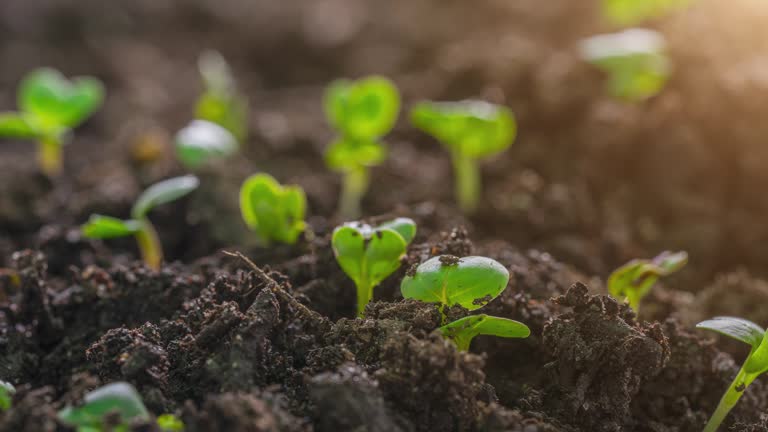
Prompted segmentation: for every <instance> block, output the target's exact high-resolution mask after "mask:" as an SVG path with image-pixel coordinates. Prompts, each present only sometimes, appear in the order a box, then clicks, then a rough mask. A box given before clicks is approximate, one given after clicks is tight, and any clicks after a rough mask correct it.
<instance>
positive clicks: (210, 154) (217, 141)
mask: <svg viewBox="0 0 768 432" xmlns="http://www.w3.org/2000/svg"><path fill="white" fill-rule="evenodd" d="M237 148H238V144H237V140H236V139H235V137H234V136H233V135H232V134H231V133H230V132H229V131H228V130H227V129H225V128H223V127H221V126H219V125H218V124H216V123H212V122H210V121H206V120H194V121H192V122H191V123H190V124H189V125H188V126H187V127H185V128H184V129H182V130H180V131H179V132H178V133H177V134H176V155H177V156H178V158H179V160H180V161H181V162H182V163H183V164H184V166H186V167H187V168H189V169H195V168H199V167H200V166H202V165H204V164H206V163H209V162H212V161H214V160H219V159H224V158H226V157H228V156H231V155H233V154H235V153H236V152H237Z"/></svg>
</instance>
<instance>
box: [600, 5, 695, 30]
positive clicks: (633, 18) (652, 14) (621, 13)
mask: <svg viewBox="0 0 768 432" xmlns="http://www.w3.org/2000/svg"><path fill="white" fill-rule="evenodd" d="M691 3H693V0H640V1H638V0H603V2H602V8H603V15H604V16H605V17H606V18H607V19H608V20H609V21H610V22H611V23H613V24H615V25H618V26H622V27H626V26H629V25H635V24H637V23H639V22H641V21H645V20H647V19H652V18H658V17H661V16H664V15H666V14H668V13H671V12H673V11H675V10H679V9H683V8H684V7H686V6H688V5H689V4H691Z"/></svg>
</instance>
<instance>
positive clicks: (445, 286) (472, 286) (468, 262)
mask: <svg viewBox="0 0 768 432" xmlns="http://www.w3.org/2000/svg"><path fill="white" fill-rule="evenodd" d="M508 281H509V272H508V271H507V269H506V268H504V266H503V265H501V264H499V263H498V262H496V261H494V260H492V259H490V258H485V257H478V256H471V257H464V258H457V257H454V256H450V255H441V256H437V257H433V258H430V259H429V260H427V261H425V262H423V263H422V264H421V265H419V266H418V267H417V268H416V272H415V274H413V275H409V276H406V277H405V278H404V279H403V282H402V283H401V285H400V291H401V292H402V294H403V297H405V298H412V299H416V300H421V301H424V302H428V303H440V304H443V305H446V306H453V305H456V304H458V305H461V306H463V307H465V308H467V309H469V310H475V309H478V308H481V307H482V306H484V305H485V304H486V303H488V302H489V301H491V300H493V299H494V298H496V297H497V296H498V295H499V294H501V292H502V291H504V289H505V288H506V287H507V282H508Z"/></svg>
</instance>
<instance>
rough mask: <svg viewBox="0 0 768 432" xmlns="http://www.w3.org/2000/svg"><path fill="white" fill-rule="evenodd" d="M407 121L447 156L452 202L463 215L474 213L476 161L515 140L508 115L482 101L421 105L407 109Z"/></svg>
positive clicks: (477, 193) (477, 178)
mask: <svg viewBox="0 0 768 432" xmlns="http://www.w3.org/2000/svg"><path fill="white" fill-rule="evenodd" d="M411 122H412V123H413V125H414V126H416V127H417V128H418V129H421V130H422V131H424V132H426V133H428V134H429V135H431V136H433V137H434V138H436V139H437V140H438V141H440V142H441V143H442V144H443V145H444V146H445V147H446V148H447V149H448V151H449V152H450V153H451V160H452V162H453V170H454V177H455V178H454V181H455V189H456V192H455V193H456V199H457V200H458V203H459V206H460V207H461V209H462V210H463V211H464V212H465V213H472V212H474V211H475V210H476V209H477V206H478V203H479V200H480V196H481V193H482V186H481V182H480V171H479V168H478V161H479V160H480V159H483V158H486V157H490V156H493V155H496V154H498V153H501V152H502V151H504V150H506V149H507V148H509V146H510V145H511V144H512V142H513V141H514V140H515V136H516V134H517V123H516V122H515V117H514V115H513V114H512V112H511V111H510V110H509V109H508V108H506V107H503V106H499V105H493V104H490V103H487V102H483V101H463V102H421V103H419V104H417V105H416V106H415V107H414V108H413V109H412V110H411Z"/></svg>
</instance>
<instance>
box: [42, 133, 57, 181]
mask: <svg viewBox="0 0 768 432" xmlns="http://www.w3.org/2000/svg"><path fill="white" fill-rule="evenodd" d="M61 147H62V144H61V140H59V139H58V138H55V137H43V138H41V139H40V141H39V142H38V144H37V163H38V164H39V165H40V169H41V170H42V171H43V172H44V173H45V174H46V175H47V176H49V177H55V176H57V175H59V174H61V169H62V166H63V161H62V152H61Z"/></svg>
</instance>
